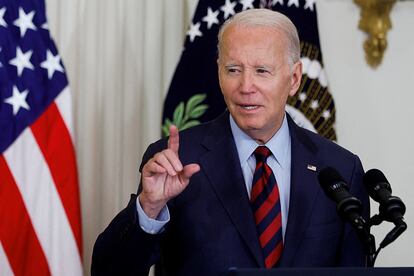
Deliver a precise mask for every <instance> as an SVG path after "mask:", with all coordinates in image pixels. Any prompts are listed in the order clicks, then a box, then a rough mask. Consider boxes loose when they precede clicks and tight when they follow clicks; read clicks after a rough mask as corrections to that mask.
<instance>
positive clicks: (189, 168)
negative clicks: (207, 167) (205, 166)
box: [182, 163, 200, 182]
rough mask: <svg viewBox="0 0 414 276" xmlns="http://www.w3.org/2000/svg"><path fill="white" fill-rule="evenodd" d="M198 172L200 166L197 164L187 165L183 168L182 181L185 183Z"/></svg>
mask: <svg viewBox="0 0 414 276" xmlns="http://www.w3.org/2000/svg"><path fill="white" fill-rule="evenodd" d="M199 171H200V165H198V164H195V163H194V164H188V165H186V166H184V168H183V173H182V180H183V181H184V182H187V181H188V180H189V179H190V178H191V177H192V176H193V175H194V174H195V173H197V172H199Z"/></svg>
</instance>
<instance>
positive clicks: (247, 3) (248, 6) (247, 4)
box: [240, 0, 254, 11]
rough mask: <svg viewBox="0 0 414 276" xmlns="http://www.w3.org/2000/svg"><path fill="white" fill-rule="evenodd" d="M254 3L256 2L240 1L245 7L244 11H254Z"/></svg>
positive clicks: (250, 0) (251, 0)
mask: <svg viewBox="0 0 414 276" xmlns="http://www.w3.org/2000/svg"><path fill="white" fill-rule="evenodd" d="M253 2H254V0H240V3H241V4H242V5H243V8H242V10H243V11H245V10H247V9H253V8H254V7H253Z"/></svg>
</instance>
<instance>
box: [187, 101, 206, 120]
mask: <svg viewBox="0 0 414 276" xmlns="http://www.w3.org/2000/svg"><path fill="white" fill-rule="evenodd" d="M207 109H208V105H206V104H201V105H199V106H196V107H195V108H194V109H193V110H191V113H190V114H189V115H188V117H190V118H193V119H195V118H199V117H200V116H201V115H203V114H204V113H205V112H206V110H207Z"/></svg>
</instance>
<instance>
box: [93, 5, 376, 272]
mask: <svg viewBox="0 0 414 276" xmlns="http://www.w3.org/2000/svg"><path fill="white" fill-rule="evenodd" d="M218 39H219V44H218V49H219V57H218V61H217V63H218V72H219V81H220V87H221V90H222V93H223V96H224V99H225V102H226V104H227V108H228V110H227V111H226V112H225V113H224V114H223V115H222V116H220V117H219V118H217V119H216V120H214V121H212V122H209V123H206V124H203V125H200V126H197V127H194V128H191V129H188V130H185V131H182V132H181V133H180V134H178V130H177V128H176V127H174V126H172V127H171V128H170V137H169V138H168V139H163V140H160V141H158V142H156V143H154V144H152V145H150V147H149V148H148V150H147V151H146V153H145V154H144V157H143V161H142V165H141V183H140V189H139V191H140V193H139V196H138V197H137V196H136V195H132V196H131V200H130V202H129V204H128V206H127V208H126V209H124V210H123V211H122V212H121V213H120V214H118V215H117V216H116V217H115V219H114V220H113V221H112V222H111V224H110V225H109V226H108V227H107V229H106V230H105V231H104V232H103V233H102V234H101V235H100V236H99V237H98V239H97V241H96V244H95V248H94V254H93V263H92V274H94V275H104V274H119V275H147V274H148V269H149V267H150V266H151V265H152V264H153V263H155V262H157V261H158V260H160V261H161V264H162V268H163V270H164V273H165V274H167V275H221V274H223V273H225V271H226V270H228V269H229V268H231V267H238V268H244V267H250V268H254V267H266V268H273V267H294V266H296V267H300V266H301V267H316V266H360V265H364V257H363V253H362V249H361V245H360V243H359V241H358V239H357V237H356V235H355V233H354V231H353V230H352V229H351V228H350V226H348V225H346V224H344V223H343V222H342V221H341V220H340V219H339V218H338V216H337V214H336V210H335V204H334V203H332V202H331V201H330V200H329V199H328V198H327V197H326V196H325V194H324V193H323V191H322V190H321V188H320V185H319V183H318V180H317V175H318V171H319V170H320V169H322V168H324V167H325V166H332V167H334V168H336V169H337V170H338V171H339V172H340V174H341V175H342V176H343V177H344V179H345V180H346V181H347V182H348V183H349V185H350V189H351V193H352V194H354V195H355V196H357V197H358V198H360V199H361V200H362V201H363V204H364V206H366V208H365V215H367V214H368V213H369V205H368V196H367V194H366V193H365V192H364V191H363V188H362V184H361V178H362V174H363V169H362V165H361V162H360V160H359V158H358V157H357V156H355V155H354V154H352V153H350V152H349V151H347V150H345V149H343V148H341V147H339V146H338V145H336V144H334V143H332V142H330V141H328V140H326V139H324V138H321V137H320V136H318V135H317V134H314V133H311V132H309V131H307V130H304V129H302V128H300V127H298V126H297V125H296V124H295V123H294V122H293V121H292V119H291V118H290V117H289V116H288V115H287V114H286V113H285V105H286V100H287V97H288V96H289V95H290V96H293V95H294V94H295V93H296V92H297V90H298V88H299V86H300V81H301V77H302V65H301V62H300V56H299V54H300V44H299V39H298V35H297V31H296V29H295V27H294V25H293V24H292V22H291V21H290V20H289V19H288V18H287V17H285V16H284V15H282V14H280V13H277V12H274V11H271V10H266V9H256V10H247V11H244V12H241V13H239V14H236V15H235V16H234V17H233V18H232V19H231V20H229V21H227V22H226V23H225V24H224V25H223V27H222V29H221V30H220V33H219V37H218Z"/></svg>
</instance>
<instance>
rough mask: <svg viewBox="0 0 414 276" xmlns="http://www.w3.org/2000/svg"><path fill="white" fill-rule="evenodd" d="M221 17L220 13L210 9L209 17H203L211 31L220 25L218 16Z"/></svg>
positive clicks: (208, 11) (208, 10)
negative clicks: (216, 25)
mask: <svg viewBox="0 0 414 276" xmlns="http://www.w3.org/2000/svg"><path fill="white" fill-rule="evenodd" d="M218 15H219V11H214V12H213V10H212V9H211V8H210V7H208V9H207V15H206V16H204V17H203V21H204V22H206V23H207V28H208V29H210V28H211V26H213V24H219V20H218V19H217V16H218Z"/></svg>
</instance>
